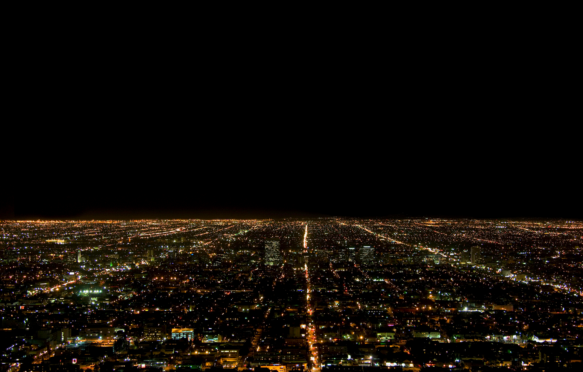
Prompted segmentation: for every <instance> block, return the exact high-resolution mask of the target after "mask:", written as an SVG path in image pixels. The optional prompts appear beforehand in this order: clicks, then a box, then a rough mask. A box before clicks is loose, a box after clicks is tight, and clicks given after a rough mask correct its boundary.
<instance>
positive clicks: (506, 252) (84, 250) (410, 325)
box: [0, 218, 583, 372]
mask: <svg viewBox="0 0 583 372" xmlns="http://www.w3.org/2000/svg"><path fill="white" fill-rule="evenodd" d="M267 240H269V241H270V247H272V252H271V253H270V254H271V255H272V257H270V260H271V261H270V262H267V261H265V251H266V250H265V246H266V241H267ZM273 247H275V248H273ZM582 248H583V223H581V222H579V221H506V220H443V219H434V220H432V219H404V220H388V219H376V220H366V219H337V218H320V219H312V220H291V219H289V220H277V221H276V220H135V221H18V222H3V223H0V260H1V266H2V275H1V278H2V281H1V283H0V309H1V310H2V315H1V316H2V327H1V331H2V334H1V335H2V337H1V338H0V347H1V350H2V355H1V359H2V367H1V368H2V371H10V372H16V371H57V370H58V371H65V370H67V371H81V370H93V371H100V372H109V371H114V370H120V369H122V370H124V371H125V370H128V371H129V370H138V369H152V370H160V369H164V370H167V371H168V370H181V369H200V370H207V369H213V370H214V369H217V368H222V369H232V370H235V369H238V370H249V369H255V370H259V368H266V369H270V370H274V371H280V372H289V371H307V370H312V371H316V372H319V371H320V370H322V371H328V370H330V371H331V370H339V371H340V370H342V369H343V368H344V369H345V370H346V371H351V369H350V367H359V368H368V367H377V368H382V369H400V370H413V371H418V370H420V369H424V368H429V367H442V368H447V369H471V370H480V369H483V368H488V367H496V368H512V369H514V370H530V369H532V370H540V369H541V368H551V367H552V368H555V367H556V368H558V367H564V368H567V367H569V368H571V367H572V368H576V367H578V366H580V365H577V363H578V361H580V360H581V359H582V358H583V352H582V350H583V349H582V346H581V345H582V344H583V342H582V339H583V281H582V279H581V278H582V277H583V275H582V272H583V259H582V254H583V252H582ZM274 255H275V256H274ZM282 262H283V264H281V263H282ZM536 368H538V369H536Z"/></svg>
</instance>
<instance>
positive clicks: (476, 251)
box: [472, 246, 482, 265]
mask: <svg viewBox="0 0 583 372" xmlns="http://www.w3.org/2000/svg"><path fill="white" fill-rule="evenodd" d="M481 262H482V248H481V247H478V246H475V247H472V264H474V265H476V264H479V263H481Z"/></svg>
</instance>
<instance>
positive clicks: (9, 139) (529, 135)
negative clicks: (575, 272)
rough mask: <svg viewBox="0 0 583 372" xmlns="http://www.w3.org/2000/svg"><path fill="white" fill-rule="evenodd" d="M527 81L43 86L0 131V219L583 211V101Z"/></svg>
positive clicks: (567, 214)
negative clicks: (60, 93) (55, 94)
mask: <svg viewBox="0 0 583 372" xmlns="http://www.w3.org/2000/svg"><path fill="white" fill-rule="evenodd" d="M436 76H437V75H436ZM464 76H465V75H464ZM476 76H477V75H476ZM504 76H505V77H506V78H508V75H504ZM529 76H530V75H528V76H527V75H525V76H523V78H522V79H521V80H516V79H514V80H504V81H503V78H504V77H502V78H498V77H497V75H495V74H492V75H488V76H486V75H484V76H482V77H481V80H479V81H478V80H474V81H473V82H472V84H473V85H471V87H470V82H469V81H466V80H464V79H463V76H461V75H460V77H459V79H458V81H457V82H452V81H449V80H447V79H441V80H439V81H433V83H435V84H433V83H431V82H428V81H427V80H424V79H421V78H418V79H417V80H416V81H413V82H410V83H407V84H403V82H401V83H402V84H401V85H399V87H396V86H391V91H390V92H385V93H386V94H385V93H383V92H382V90H381V91H379V90H378V89H372V88H371V84H372V82H373V80H370V79H369V80H367V81H368V82H369V83H367V84H368V85H367V84H364V85H359V84H357V82H352V83H351V84H350V85H343V83H342V81H341V80H338V79H333V78H332V77H330V78H329V80H328V81H329V82H335V83H334V84H335V85H330V84H328V85H326V88H325V89H324V88H322V86H320V88H322V89H319V88H318V87H317V86H315V85H314V84H312V85H310V87H311V88H310V89H304V90H302V91H294V90H289V91H285V89H279V88H282V87H284V86H286V85H285V84H284V82H283V81H279V85H278V87H279V88H278V89H275V88H274V90H269V89H267V88H268V87H267V86H263V85H262V86H263V87H265V89H264V90H261V89H258V88H257V89H254V90H246V89H245V88H244V87H245V86H247V85H237V86H238V87H239V88H237V90H232V89H231V88H230V87H231V86H232V85H233V84H235V83H232V82H231V83H229V84H231V85H220V84H218V85H217V84H215V85H210V86H211V87H212V89H211V88H209V89H210V90H209V91H205V94H203V95H196V99H195V96H194V95H188V94H186V95H185V94H184V92H182V91H176V92H173V91H168V92H167V93H164V92H166V91H161V90H155V91H154V90H153V88H151V87H150V86H149V85H148V84H147V82H145V81H143V80H140V79H137V80H134V82H136V83H137V82H141V83H140V84H142V85H134V86H132V87H131V89H130V88H129V85H128V86H125V85H124V87H126V88H128V90H124V89H122V88H124V87H122V86H121V85H119V84H121V83H119V84H118V85H114V86H116V87H118V88H120V89H113V90H111V89H110V90H107V94H93V95H89V96H84V95H77V94H69V95H67V97H66V98H67V99H64V98H63V97H60V98H59V99H57V98H53V99H50V100H49V99H47V97H51V96H52V95H51V94H50V93H51V92H49V91H46V92H44V93H43V92H41V93H42V94H44V95H42V96H41V95H39V96H38V97H36V98H34V99H32V101H31V102H34V105H33V104H29V105H26V106H23V108H22V111H21V112H22V115H21V118H20V119H19V120H20V121H19V123H20V125H19V126H18V128H21V129H22V132H21V133H19V134H17V135H13V136H4V138H3V143H4V144H7V145H8V147H7V148H6V150H7V151H5V154H6V155H5V157H4V158H3V164H4V165H12V164H13V163H15V164H17V166H16V167H15V170H14V171H8V170H6V168H4V172H3V177H2V180H1V182H2V185H3V187H2V188H3V192H2V200H1V205H2V209H1V211H2V212H1V213H2V218H141V217H145V218H175V217H176V218H223V217H224V218H229V217H231V218H245V217H257V218H266V217H273V218H280V217H314V216H355V217H357V216H362V217H409V216H410V217H481V218H517V217H530V218H568V219H569V218H570V219H580V218H583V205H582V198H581V190H582V189H583V187H582V185H581V181H580V180H579V178H580V175H581V168H582V167H581V151H580V140H579V138H580V137H579V136H577V135H576V134H575V131H574V127H573V125H572V123H573V116H572V114H573V113H574V112H573V108H574V107H575V101H574V100H573V97H570V96H568V95H566V94H562V93H561V92H562V91H561V90H557V89H555V90H545V87H547V88H548V87H549V84H550V83H548V82H547V83H545V85H541V84H542V83H541V82H540V81H534V80H532V79H530V78H529ZM104 78H105V77H104ZM370 78H371V79H372V76H371V77H370ZM462 80H463V81H465V82H466V83H464V84H466V85H464V84H462V82H463V81H462ZM247 83H251V81H247ZM288 83H289V82H288ZM116 84H117V83H116ZM124 84H125V83H124ZM128 84H129V83H128ZM322 84H324V83H322ZM122 85H123V84H122ZM161 85H163V84H161V83H159V82H158V83H157V85H156V86H158V87H160V86H161ZM235 85H236V84H235ZM373 85H374V84H373ZM359 86H360V88H358V87H359ZM486 86H489V87H490V89H489V90H488V89H484V87H486ZM306 87H308V86H306ZM312 88H313V89H312ZM357 88H358V89H357ZM365 88H367V89H365ZM377 88H378V87H377ZM446 88H447V89H446ZM494 88H496V89H494ZM387 89H388V88H387ZM258 90H259V91H260V92H257V91H258ZM284 91H285V94H284ZM140 92H141V93H140ZM300 93H301V94H300ZM389 93H391V94H389ZM39 94H40V93H39ZM45 100H46V102H45ZM31 122H34V123H41V124H42V125H36V126H30V127H29V126H28V124H29V123H31ZM13 159H14V160H13Z"/></svg>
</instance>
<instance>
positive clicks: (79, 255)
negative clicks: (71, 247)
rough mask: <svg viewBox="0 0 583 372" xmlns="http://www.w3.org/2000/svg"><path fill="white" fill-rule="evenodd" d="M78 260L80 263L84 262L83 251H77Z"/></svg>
mask: <svg viewBox="0 0 583 372" xmlns="http://www.w3.org/2000/svg"><path fill="white" fill-rule="evenodd" d="M77 262H78V263H81V262H83V257H82V256H81V251H77Z"/></svg>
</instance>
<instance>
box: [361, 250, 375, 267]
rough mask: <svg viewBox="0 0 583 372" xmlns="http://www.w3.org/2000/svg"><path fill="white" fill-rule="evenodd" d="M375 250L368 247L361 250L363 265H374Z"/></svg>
mask: <svg viewBox="0 0 583 372" xmlns="http://www.w3.org/2000/svg"><path fill="white" fill-rule="evenodd" d="M374 253H375V252H374V248H373V247H370V246H368V245H365V246H364V247H361V248H360V251H359V257H360V263H361V264H362V265H367V266H368V265H374V260H375V255H374Z"/></svg>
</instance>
